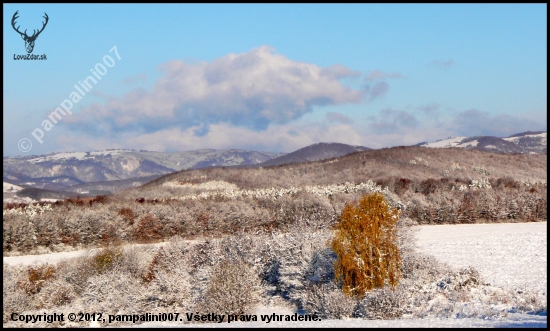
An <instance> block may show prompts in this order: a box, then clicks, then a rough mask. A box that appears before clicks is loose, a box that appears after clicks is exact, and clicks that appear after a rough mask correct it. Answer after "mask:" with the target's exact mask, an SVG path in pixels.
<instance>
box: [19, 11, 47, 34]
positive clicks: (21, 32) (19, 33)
mask: <svg viewBox="0 0 550 331" xmlns="http://www.w3.org/2000/svg"><path fill="white" fill-rule="evenodd" d="M18 12H19V10H18V11H16V12H15V14H13V17H12V19H11V26H12V27H13V29H14V30H15V31H17V33H19V34H20V35H21V36H27V30H25V33H23V32H21V31H19V26H18V27H15V20H16V19H18V18H19V16H17V13H18ZM44 14H45V13H44Z"/></svg>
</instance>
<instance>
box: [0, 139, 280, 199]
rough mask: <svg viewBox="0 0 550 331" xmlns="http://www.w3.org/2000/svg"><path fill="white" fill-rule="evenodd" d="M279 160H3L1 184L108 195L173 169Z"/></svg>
mask: <svg viewBox="0 0 550 331" xmlns="http://www.w3.org/2000/svg"><path fill="white" fill-rule="evenodd" d="M281 155H283V154H281V153H262V152H256V151H246V150H240V149H231V150H214V149H202V150H195V151H186V152H173V153H165V152H151V151H143V150H142V151H136V150H125V149H118V150H115V149H112V150H104V151H93V152H64V153H52V154H48V155H40V156H37V155H32V156H26V157H4V159H3V181H4V182H7V183H10V184H14V185H19V186H24V187H34V188H40V189H45V190H56V191H62V190H70V191H90V190H101V191H113V190H117V189H121V188H128V187H133V186H135V185H136V183H138V182H139V183H143V182H144V179H143V178H145V179H148V178H150V179H149V180H152V179H154V178H156V177H154V176H157V177H158V176H161V175H165V174H169V173H172V172H175V171H179V170H186V169H199V168H206V167H215V166H234V165H253V164H259V163H262V162H264V161H267V160H269V159H272V158H274V157H278V156H281ZM130 179H131V180H130ZM124 180H130V181H124ZM87 183H97V184H94V185H85V184H87Z"/></svg>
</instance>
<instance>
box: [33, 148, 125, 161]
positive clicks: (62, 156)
mask: <svg viewBox="0 0 550 331" xmlns="http://www.w3.org/2000/svg"><path fill="white" fill-rule="evenodd" d="M128 152H130V151H129V150H126V149H113V150H108V151H107V150H105V151H94V152H65V153H55V154H51V155H45V156H40V157H37V158H34V159H30V160H28V161H29V162H31V163H38V162H45V161H54V160H55V161H59V160H67V159H73V158H74V159H77V160H84V159H87V158H93V157H94V156H96V155H101V156H106V155H117V154H121V153H128Z"/></svg>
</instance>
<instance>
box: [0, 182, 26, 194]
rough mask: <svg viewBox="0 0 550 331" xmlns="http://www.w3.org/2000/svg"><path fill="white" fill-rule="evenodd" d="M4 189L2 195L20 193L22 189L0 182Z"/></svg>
mask: <svg viewBox="0 0 550 331" xmlns="http://www.w3.org/2000/svg"><path fill="white" fill-rule="evenodd" d="M2 183H3V187H4V191H3V192H4V193H15V192H19V191H21V190H22V189H23V188H22V187H21V186H17V185H13V184H10V183H6V182H2Z"/></svg>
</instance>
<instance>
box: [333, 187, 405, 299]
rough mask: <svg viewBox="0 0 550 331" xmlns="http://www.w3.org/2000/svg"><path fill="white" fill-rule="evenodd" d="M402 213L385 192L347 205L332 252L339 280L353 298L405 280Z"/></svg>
mask: <svg viewBox="0 0 550 331" xmlns="http://www.w3.org/2000/svg"><path fill="white" fill-rule="evenodd" d="M398 218H399V211H398V210H397V209H396V208H390V206H389V205H388V203H387V202H386V200H385V199H384V196H383V195H382V194H381V193H374V194H366V195H364V196H363V197H362V198H361V199H360V200H359V203H355V204H347V205H346V206H345V208H344V210H343V211H342V215H341V216H340V220H339V222H338V224H336V227H335V230H336V233H335V235H334V239H333V240H332V249H333V250H334V251H335V252H336V254H337V256H338V258H337V260H336V262H335V263H334V268H335V278H336V281H338V282H340V281H341V282H342V289H343V290H344V292H345V293H346V294H348V295H350V296H356V297H360V298H362V297H363V296H364V294H365V292H366V291H369V290H372V289H374V288H377V287H384V286H386V285H389V286H391V287H395V286H396V285H397V284H398V282H399V278H400V277H401V271H400V268H401V255H400V253H399V247H398V245H397V221H398Z"/></svg>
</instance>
